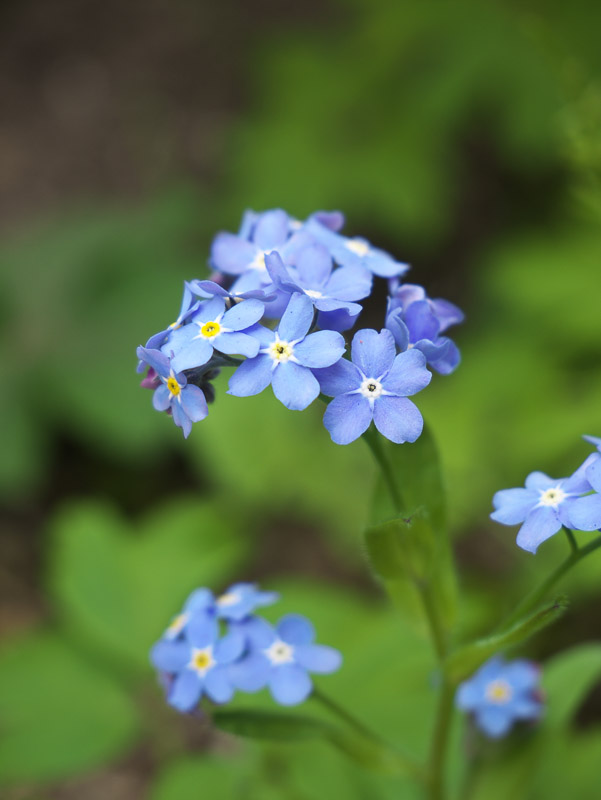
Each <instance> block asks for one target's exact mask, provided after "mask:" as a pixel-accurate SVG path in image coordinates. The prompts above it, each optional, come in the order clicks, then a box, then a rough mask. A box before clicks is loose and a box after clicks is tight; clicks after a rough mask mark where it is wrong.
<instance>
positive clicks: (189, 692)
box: [167, 669, 202, 711]
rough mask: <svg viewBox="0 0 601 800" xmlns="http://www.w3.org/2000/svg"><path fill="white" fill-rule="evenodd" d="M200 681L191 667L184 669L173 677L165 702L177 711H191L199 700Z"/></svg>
mask: <svg viewBox="0 0 601 800" xmlns="http://www.w3.org/2000/svg"><path fill="white" fill-rule="evenodd" d="M201 694H202V681H201V680H200V678H199V676H198V674H197V673H196V672H195V671H194V670H191V669H185V670H184V671H183V672H180V674H179V675H178V676H177V677H176V678H175V680H174V681H173V685H172V687H171V691H170V692H169V696H168V698H167V702H168V703H169V705H171V706H173V707H174V708H177V710H178V711H192V709H193V708H194V706H195V705H196V704H197V703H198V701H199V700H200V696H201Z"/></svg>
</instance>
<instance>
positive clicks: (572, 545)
mask: <svg viewBox="0 0 601 800" xmlns="http://www.w3.org/2000/svg"><path fill="white" fill-rule="evenodd" d="M563 530H564V533H565V535H566V538H567V540H568V542H569V543H570V549H571V551H572V553H575V552H576V551H577V550H578V542H577V541H576V537H575V536H574V534H573V533H572V531H571V530H570V529H569V528H564V529H563Z"/></svg>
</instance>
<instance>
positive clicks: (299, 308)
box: [278, 293, 313, 342]
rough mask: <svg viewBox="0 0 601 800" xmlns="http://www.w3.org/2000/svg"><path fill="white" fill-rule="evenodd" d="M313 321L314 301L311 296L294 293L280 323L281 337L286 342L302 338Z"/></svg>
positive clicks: (279, 332) (279, 331)
mask: <svg viewBox="0 0 601 800" xmlns="http://www.w3.org/2000/svg"><path fill="white" fill-rule="evenodd" d="M312 323H313V303H312V302H311V298H309V297H307V295H306V294H300V293H296V294H293V295H292V297H291V298H290V302H289V303H288V306H287V308H286V310H285V311H284V314H283V316H282V319H281V321H280V324H279V325H278V334H279V337H280V339H282V340H283V341H286V342H293V341H296V340H297V339H302V338H304V336H305V335H306V333H307V331H308V330H309V328H310V327H311V324H312Z"/></svg>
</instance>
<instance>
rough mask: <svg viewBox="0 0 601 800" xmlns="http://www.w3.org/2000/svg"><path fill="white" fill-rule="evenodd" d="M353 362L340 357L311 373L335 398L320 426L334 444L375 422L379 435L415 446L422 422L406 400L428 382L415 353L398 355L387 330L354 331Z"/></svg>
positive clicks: (351, 438)
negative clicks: (326, 366) (322, 424)
mask: <svg viewBox="0 0 601 800" xmlns="http://www.w3.org/2000/svg"><path fill="white" fill-rule="evenodd" d="M351 353H352V359H353V360H352V362H351V361H348V360H347V359H345V358H341V359H340V361H338V362H337V363H336V364H334V365H333V366H332V367H328V368H327V369H319V370H315V375H316V376H317V379H318V380H319V384H320V386H321V391H322V392H323V393H324V394H326V395H328V396H329V397H333V398H334V399H333V400H332V401H331V402H330V404H329V405H328V407H327V409H326V412H325V414H324V418H323V422H324V425H325V426H326V428H327V429H328V431H329V432H330V436H331V437H332V440H333V441H334V442H336V444H349V443H350V442H353V441H354V440H355V439H357V438H358V437H359V436H361V434H362V433H364V432H365V431H366V430H367V429H368V428H369V426H370V424H371V421H372V419H373V421H374V423H375V426H376V428H377V429H378V430H379V431H380V433H381V434H382V435H383V436H386V438H387V439H390V440H391V441H393V442H396V443H397V444H401V443H402V442H414V441H415V440H416V439H417V438H418V437H419V435H420V434H421V432H422V429H423V426H424V421H423V419H422V415H421V414H420V412H419V410H418V408H417V407H416V406H415V405H414V404H413V403H412V402H411V400H408V399H407V398H408V396H409V395H412V394H416V393H417V392H419V391H421V390H422V389H424V388H425V387H426V386H427V385H428V384H429V383H430V379H431V378H432V374H431V373H430V372H428V370H427V369H426V357H425V356H424V354H423V353H421V352H420V351H419V350H408V351H407V352H405V353H399V355H396V348H395V345H394V339H393V336H392V334H391V333H390V331H388V330H383V331H382V332H381V333H377V332H376V331H374V330H370V329H365V330H361V331H358V332H357V333H356V334H355V336H354V338H353V342H352V346H351Z"/></svg>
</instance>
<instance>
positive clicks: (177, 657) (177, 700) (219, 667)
mask: <svg viewBox="0 0 601 800" xmlns="http://www.w3.org/2000/svg"><path fill="white" fill-rule="evenodd" d="M244 644H245V643H244V638H243V637H242V636H241V635H240V634H239V633H237V632H236V631H231V632H229V633H227V634H226V635H225V636H223V637H222V638H220V637H219V625H218V623H217V620H216V619H215V617H212V616H210V615H208V614H202V613H196V614H194V615H193V616H192V617H191V619H190V620H189V621H188V622H187V623H186V626H185V631H184V636H183V637H181V638H178V639H174V640H172V641H167V640H165V639H162V640H160V641H159V642H157V643H156V644H155V646H154V647H153V648H152V650H151V656H150V657H151V661H152V663H153V664H154V666H155V667H156V668H157V669H158V670H160V672H161V673H163V674H164V675H166V676H167V677H168V680H167V681H166V682H167V684H168V687H169V688H168V693H167V702H168V703H169V704H170V705H172V706H173V707H174V708H176V709H177V710H178V711H184V712H187V711H192V710H193V709H194V708H195V707H196V705H197V704H198V702H199V700H200V699H201V697H202V696H203V694H206V695H207V696H208V697H209V698H210V699H211V700H213V702H215V703H227V702H228V700H231V698H232V697H233V694H234V686H233V684H232V682H231V679H230V672H229V669H230V665H231V664H232V663H233V662H235V661H236V660H237V659H239V658H240V656H241V655H242V653H243V651H244Z"/></svg>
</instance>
